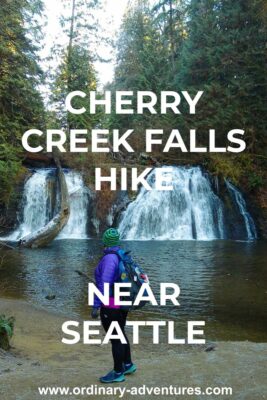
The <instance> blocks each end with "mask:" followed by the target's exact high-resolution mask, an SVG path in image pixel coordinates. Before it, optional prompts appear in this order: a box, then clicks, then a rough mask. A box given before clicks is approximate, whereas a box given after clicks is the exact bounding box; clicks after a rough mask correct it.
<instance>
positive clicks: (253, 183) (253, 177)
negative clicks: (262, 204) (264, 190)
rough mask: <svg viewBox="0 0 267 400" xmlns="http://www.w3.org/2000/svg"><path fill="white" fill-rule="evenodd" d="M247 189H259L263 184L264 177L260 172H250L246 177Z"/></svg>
mask: <svg viewBox="0 0 267 400" xmlns="http://www.w3.org/2000/svg"><path fill="white" fill-rule="evenodd" d="M248 185H249V189H250V190H253V189H259V188H261V187H262V186H263V185H264V178H263V175H262V174H259V173H256V172H252V173H251V174H250V175H249V177H248Z"/></svg>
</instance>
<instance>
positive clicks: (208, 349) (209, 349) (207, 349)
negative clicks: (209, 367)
mask: <svg viewBox="0 0 267 400" xmlns="http://www.w3.org/2000/svg"><path fill="white" fill-rule="evenodd" d="M214 350H216V346H215V345H214V344H209V345H208V347H206V348H205V351H206V352H209V351H214Z"/></svg>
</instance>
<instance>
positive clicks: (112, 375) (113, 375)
mask: <svg viewBox="0 0 267 400" xmlns="http://www.w3.org/2000/svg"><path fill="white" fill-rule="evenodd" d="M123 381H125V376H124V373H123V372H120V373H117V372H115V371H114V370H113V371H110V372H109V373H108V374H107V375H105V376H101V378H100V382H102V383H112V382H123Z"/></svg>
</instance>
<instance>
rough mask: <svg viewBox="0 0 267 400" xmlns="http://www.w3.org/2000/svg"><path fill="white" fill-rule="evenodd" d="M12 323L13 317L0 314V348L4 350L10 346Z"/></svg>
mask: <svg viewBox="0 0 267 400" xmlns="http://www.w3.org/2000/svg"><path fill="white" fill-rule="evenodd" d="M14 323H15V318H14V317H6V316H5V315H0V348H2V349H4V350H9V348H10V344H9V339H11V338H12V336H13V334H14Z"/></svg>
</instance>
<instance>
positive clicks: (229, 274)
mask: <svg viewBox="0 0 267 400" xmlns="http://www.w3.org/2000/svg"><path fill="white" fill-rule="evenodd" d="M124 247H125V248H126V249H129V250H131V251H132V254H133V255H134V257H135V259H137V260H138V261H139V263H140V265H142V266H143V267H144V269H145V271H146V272H147V273H148V275H149V278H150V281H151V285H152V288H153V291H154V292H155V294H156V295H157V296H158V295H159V284H160V282H174V283H177V284H179V286H180V287H181V295H180V304H181V306H180V307H174V306H172V305H169V306H166V307H152V306H146V307H145V308H144V309H143V310H142V311H139V313H141V314H143V315H142V319H155V318H159V319H161V318H163V319H174V320H176V321H177V323H178V324H180V325H181V326H184V324H185V322H186V321H187V320H205V321H206V336H207V337H208V338H209V339H231V340H256V341H266V340H267V333H266V332H265V329H264V327H265V326H266V322H267V321H266V309H267V288H266V282H267V266H266V265H265V264H266V262H265V260H266V243H265V242H233V241H229V242H228V241H213V242H199V241H184V242H183V241H166V242H163V241H161V242H156V241H151V242H147V241H146V242H140V241H139V242H128V241H127V242H124ZM101 250H102V246H101V243H100V242H98V241H95V240H60V241H59V240H58V241H55V242H54V243H53V244H52V245H51V246H50V247H49V248H47V249H36V250H29V249H19V250H18V251H9V250H2V253H3V254H4V255H5V258H4V260H3V263H2V265H1V266H0V290H1V296H5V297H12V298H19V299H26V300H29V301H30V302H32V303H33V304H37V305H40V306H42V307H45V308H48V309H51V310H56V311H59V312H63V313H64V314H68V315H69V316H71V317H75V316H76V317H83V318H87V317H88V313H89V308H88V306H87V282H86V280H85V279H84V278H82V277H80V276H79V275H78V274H77V273H75V270H80V271H82V272H85V273H87V274H88V275H89V276H90V277H93V270H94V267H95V265H96V263H97V261H98V259H99V257H100V255H101ZM47 295H55V296H56V298H55V299H54V300H52V301H49V300H47V299H46V296H47ZM132 318H134V319H136V315H133V317H132ZM138 318H141V316H140V315H139V316H138Z"/></svg>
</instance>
